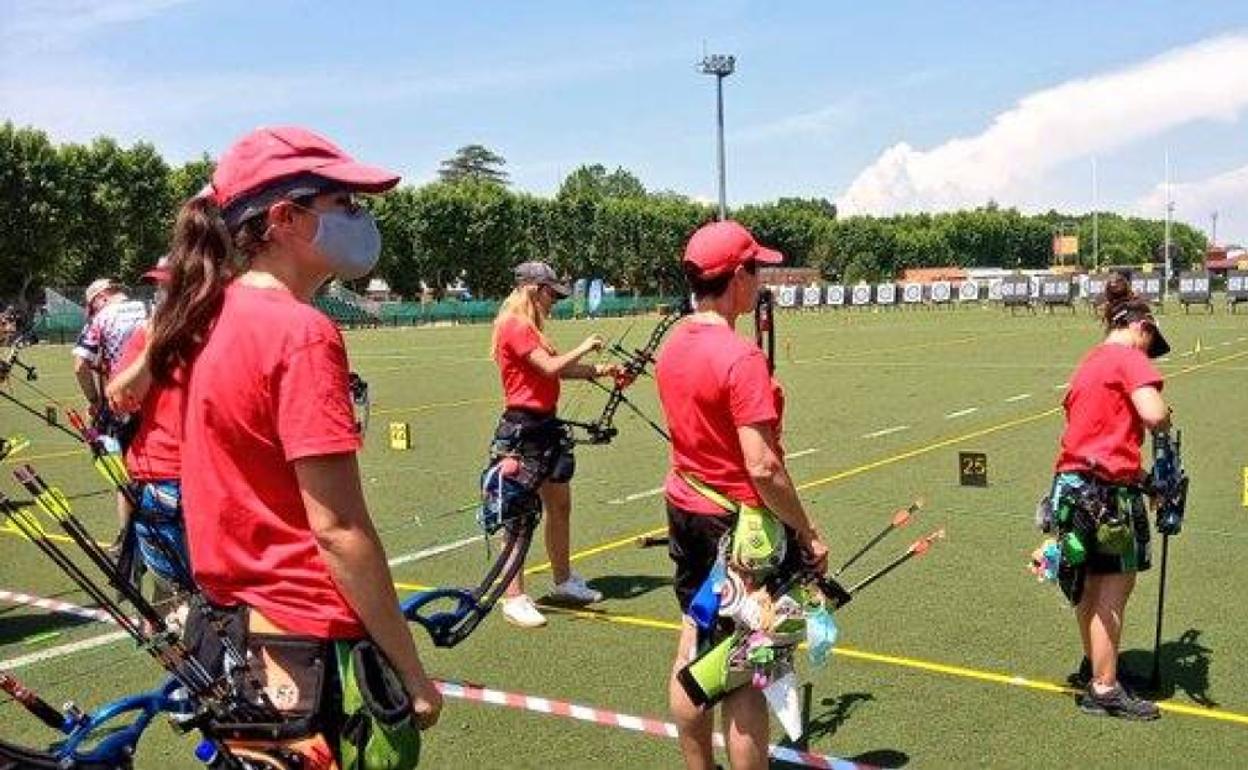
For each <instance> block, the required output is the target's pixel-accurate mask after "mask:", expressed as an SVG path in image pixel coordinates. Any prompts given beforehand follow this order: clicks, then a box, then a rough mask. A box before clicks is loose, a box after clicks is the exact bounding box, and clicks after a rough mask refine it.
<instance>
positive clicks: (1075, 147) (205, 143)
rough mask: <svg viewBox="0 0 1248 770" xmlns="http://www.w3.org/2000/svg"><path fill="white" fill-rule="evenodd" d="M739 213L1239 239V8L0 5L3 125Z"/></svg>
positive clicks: (1244, 147)
mask: <svg viewBox="0 0 1248 770" xmlns="http://www.w3.org/2000/svg"><path fill="white" fill-rule="evenodd" d="M704 45H705V46H706V48H707V49H708V50H710V51H711V52H729V53H733V54H735V55H736V56H737V62H738V71H737V73H736V74H734V75H733V76H732V77H731V78H729V79H728V81H727V82H726V102H727V108H726V112H727V121H728V126H729V129H728V195H729V203H730V205H733V204H738V205H739V204H741V203H746V202H754V201H765V200H770V199H774V198H776V197H778V196H781V195H803V196H822V197H827V198H830V199H833V200H836V201H838V203H839V204H840V205H841V206H842V208H843V209H844V210H845V211H862V212H867V213H889V212H893V211H907V210H941V209H950V208H959V207H964V206H974V205H977V204H980V203H983V202H985V201H987V200H988V199H990V198H991V199H994V200H996V201H998V202H999V203H1001V204H1003V205H1015V206H1018V207H1020V208H1022V209H1024V210H1028V211H1035V210H1045V209H1048V208H1049V207H1056V208H1059V209H1067V210H1071V211H1085V210H1089V209H1090V208H1091V206H1092V201H1093V185H1092V165H1093V159H1094V158H1095V162H1096V168H1097V179H1098V184H1097V194H1098V196H1099V201H1100V205H1101V207H1102V208H1103V209H1108V210H1116V211H1120V212H1123V213H1140V214H1145V215H1150V216H1158V217H1160V216H1162V213H1163V211H1164V200H1165V197H1164V194H1163V193H1162V192H1161V183H1162V180H1163V176H1164V171H1163V168H1164V157H1165V155H1166V153H1167V152H1168V153H1169V156H1170V160H1171V169H1172V171H1171V177H1172V180H1173V187H1172V194H1173V198H1174V201H1175V210H1176V217H1178V218H1179V219H1182V220H1185V221H1188V222H1191V223H1192V224H1195V225H1197V226H1198V227H1201V228H1203V229H1206V230H1207V229H1208V228H1209V225H1210V214H1211V213H1212V212H1213V211H1215V210H1216V211H1218V212H1219V220H1218V236H1219V240H1220V241H1227V240H1235V241H1240V242H1244V243H1248V131H1246V130H1245V129H1246V128H1248V125H1246V122H1248V121H1246V112H1248V3H1244V2H1237V3H1236V2H1200V3H1182V2H1174V3H1157V2H1140V1H1138V0H1137V1H1136V2H1131V3H1111V2H1074V3H1064V2H1054V1H1052V0H1050V1H1049V2H1012V3H982V2H981V3H973V2H965V3H962V2H958V3H952V2H926V3H924V2H912V3H909V2H873V3H849V2H843V3H842V2H835V3H834V2H826V1H825V2H784V3H780V2H670V3H669V2H633V3H608V2H602V1H599V2H548V3H523V2H462V3H415V2H410V3H402V2H364V1H363V0H360V1H358V2H352V3H341V2H340V3H317V2H309V1H308V0H303V1H302V2H294V1H293V0H259V1H257V0H252V1H251V2H234V1H233V0H222V1H220V2H213V3H208V2H195V1H194V0H60V1H52V0H49V1H45V2H35V1H34V0H0V119H10V120H14V121H15V122H17V123H19V124H31V125H35V126H38V127H40V128H43V129H45V130H47V131H48V132H49V133H50V134H51V135H52V136H53V137H54V138H55V139H58V140H84V139H88V138H90V137H92V136H95V135H97V134H108V135H112V136H115V137H117V138H119V139H121V140H122V141H124V142H131V141H134V140H138V139H144V140H147V141H150V142H152V143H154V144H155V145H156V146H157V147H158V148H159V149H160V150H161V151H162V152H163V153H164V154H165V155H166V156H167V157H169V158H170V159H171V160H174V161H181V160H185V159H187V158H189V157H193V156H195V155H197V154H199V153H200V152H202V151H208V152H209V153H210V154H216V153H218V152H220V151H221V150H222V149H223V148H224V147H225V146H226V145H228V144H229V142H230V141H231V140H232V139H233V138H235V137H236V136H237V135H239V134H240V133H242V132H244V131H246V130H248V129H249V128H252V127H254V126H256V125H260V124H265V123H298V124H304V125H307V126H310V127H312V128H315V129H317V130H320V131H322V132H323V133H326V134H327V135H329V136H330V137H332V138H333V139H335V140H336V141H338V142H339V143H340V144H342V145H343V146H345V147H346V148H348V149H349V150H350V151H352V152H354V153H355V154H357V155H358V156H360V157H361V158H364V159H367V160H370V161H374V162H378V163H382V164H388V165H390V166H393V167H395V168H397V169H398V170H400V171H402V172H403V173H404V174H405V176H406V178H407V180H408V181H409V182H413V183H420V182H422V181H426V180H428V179H431V178H432V177H433V175H434V172H435V170H436V168H437V165H438V162H439V161H440V160H441V159H443V158H445V157H447V156H448V155H449V154H450V153H451V152H452V151H453V150H454V149H455V148H456V147H457V146H459V145H462V144H466V143H469V142H481V143H483V144H486V145H488V146H490V147H491V148H493V149H495V150H496V151H498V152H500V153H501V154H502V155H504V156H505V157H506V158H507V160H508V169H509V170H510V172H511V174H512V179H513V181H514V184H515V186H516V187H517V188H519V189H524V190H528V191H531V192H535V193H540V194H549V193H551V192H553V191H554V190H555V189H557V187H558V184H559V181H560V180H561V179H562V178H563V176H564V175H566V174H567V173H568V172H569V171H571V170H572V169H573V168H575V167H576V166H577V165H579V164H581V163H590V162H600V163H603V164H605V165H607V166H611V167H613V166H617V165H619V166H624V167H625V168H628V169H629V170H631V171H633V172H634V173H636V174H637V175H638V176H639V177H640V178H641V179H642V181H643V182H644V183H645V184H646V185H647V187H649V188H652V189H670V190H675V191H677V192H681V193H684V194H687V195H690V196H693V197H696V198H701V199H708V200H709V199H711V198H712V197H714V195H715V165H714V159H715V154H714V152H715V150H714V141H713V137H714V134H713V129H714V122H713V121H714V89H713V80H712V79H711V78H709V77H707V76H704V75H700V74H698V72H697V71H696V69H695V67H694V64H695V62H696V61H697V60H698V59H699V58H700V56H701V54H702V51H703V46H704Z"/></svg>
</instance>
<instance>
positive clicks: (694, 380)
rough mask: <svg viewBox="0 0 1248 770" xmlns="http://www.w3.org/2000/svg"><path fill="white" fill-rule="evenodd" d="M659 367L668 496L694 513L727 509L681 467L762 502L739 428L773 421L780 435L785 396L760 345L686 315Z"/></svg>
mask: <svg viewBox="0 0 1248 770" xmlns="http://www.w3.org/2000/svg"><path fill="white" fill-rule="evenodd" d="M654 371H655V379H656V380H657V381H658V385H659V401H660V402H661V403H662V405H663V414H664V415H665V416H666V418H667V430H668V433H669V435H671V437H672V453H671V460H672V467H671V470H670V471H669V472H668V474H667V483H666V493H667V499H668V501H669V502H671V503H672V505H674V506H676V507H677V508H680V509H682V510H685V511H689V512H691V513H703V514H713V515H715V514H723V513H724V510H723V509H722V508H720V507H719V506H718V505H716V504H715V503H713V502H711V501H710V500H708V499H707V498H706V497H705V496H703V495H702V494H701V493H699V492H698V491H697V490H695V489H693V488H692V487H690V486H689V484H688V483H686V482H685V480H684V479H682V478H681V477H680V475H679V473H678V471H679V472H683V473H688V474H690V475H692V476H693V477H694V478H696V479H698V480H699V481H702V482H704V483H706V484H707V485H709V486H710V487H712V488H713V489H716V490H718V491H719V492H721V493H723V494H724V495H726V496H727V497H729V498H731V499H732V500H735V501H737V502H741V503H746V504H748V505H761V504H762V500H761V499H760V498H759V496H758V491H757V490H756V489H755V488H754V484H753V482H751V481H750V477H749V474H748V473H747V472H746V469H745V457H744V455H743V454H742V452H741V441H740V439H739V438H738V436H737V428H738V427H741V426H743V425H754V424H758V423H768V424H770V425H771V426H772V428H773V429H774V430H775V431H776V434H777V437H778V436H779V433H780V423H781V417H782V415H783V412H784V395H783V391H782V390H781V388H780V384H779V383H778V382H776V381H775V380H774V379H773V378H772V376H771V373H770V372H769V371H768V370H767V359H766V357H765V356H764V355H763V351H761V350H759V349H758V346H757V345H754V344H752V343H750V342H747V341H746V340H744V339H742V338H741V337H740V336H738V335H737V333H736V332H735V331H733V330H732V329H731V328H729V327H728V326H725V325H722V324H714V325H712V324H700V323H696V322H693V321H686V322H685V323H682V324H681V325H680V326H678V327H676V329H675V330H674V331H673V332H672V335H671V337H669V338H668V341H667V343H666V344H665V345H664V346H663V350H662V351H661V352H660V353H659V356H658V360H657V362H656V364H655V370H654Z"/></svg>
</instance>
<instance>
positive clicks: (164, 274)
mask: <svg viewBox="0 0 1248 770" xmlns="http://www.w3.org/2000/svg"><path fill="white" fill-rule="evenodd" d="M169 276H170V273H169V255H168V254H165V255H164V256H162V257H161V258H160V259H158V260H156V264H155V266H153V267H152V269H151V270H148V271H147V272H146V273H144V274H143V275H142V276H140V278H142V280H144V281H151V282H152V283H169Z"/></svg>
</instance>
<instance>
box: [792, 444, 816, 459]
mask: <svg viewBox="0 0 1248 770" xmlns="http://www.w3.org/2000/svg"><path fill="white" fill-rule="evenodd" d="M818 451H819V447H817V446H812V447H811V448H810V449H799V450H798V451H796V452H789V453H788V454H787V455H785V456H784V459H786V460H796V459H797V458H799V457H806V456H807V455H813V454H814V453H815V452H818Z"/></svg>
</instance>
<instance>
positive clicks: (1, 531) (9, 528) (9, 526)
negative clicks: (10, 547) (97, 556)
mask: <svg viewBox="0 0 1248 770" xmlns="http://www.w3.org/2000/svg"><path fill="white" fill-rule="evenodd" d="M27 507H29V506H27ZM0 535H12V536H13V537H16V538H18V539H20V540H29V538H27V537H26V535H24V534H22V531H21V530H19V529H18V528H17V527H15V526H13V523H12V522H8V523H6V524H5V525H4V526H3V527H0ZM44 536H45V537H47V538H48V539H49V540H53V541H55V542H58V543H73V542H75V541H74V540H73V539H72V538H70V537H68V536H66V535H58V534H56V533H54V532H44ZM95 544H96V545H98V546H99V547H101V548H107V547H108V546H109V545H111V544H110V543H101V542H100V541H99V540H96V541H95Z"/></svg>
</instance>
